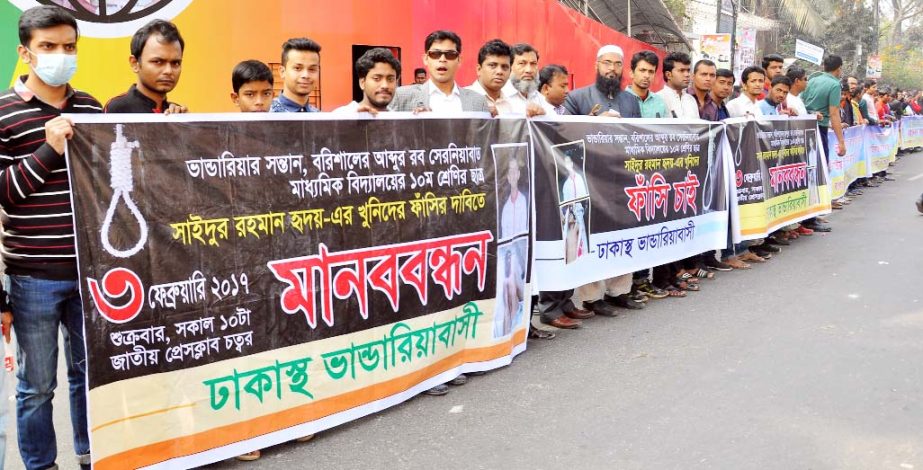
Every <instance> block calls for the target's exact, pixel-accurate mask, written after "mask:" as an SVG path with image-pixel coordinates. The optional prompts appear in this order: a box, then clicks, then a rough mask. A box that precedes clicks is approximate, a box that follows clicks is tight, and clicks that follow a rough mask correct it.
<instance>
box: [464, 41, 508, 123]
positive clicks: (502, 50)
mask: <svg viewBox="0 0 923 470" xmlns="http://www.w3.org/2000/svg"><path fill="white" fill-rule="evenodd" d="M512 60H513V52H512V49H510V46H509V45H508V44H507V43H505V42H503V41H501V40H499V39H493V40H490V41H487V42H486V43H485V44H484V45H483V46H481V49H480V50H479V51H478V65H477V68H476V69H475V70H476V71H477V79H476V80H475V81H474V83H472V84H471V85H469V86H467V87H466V88H465V89H466V90H471V91H473V92H476V93H477V94H479V95H483V96H484V98H485V99H487V106H488V107H490V108H492V109H491V114H494V113H498V114H507V113H511V112H513V107H512V105H511V104H510V101H509V100H508V99H507V98H506V97H505V96H504V86H505V85H506V84H507V82H508V81H509V79H510V63H511V62H512Z"/></svg>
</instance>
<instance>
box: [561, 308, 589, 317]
mask: <svg viewBox="0 0 923 470" xmlns="http://www.w3.org/2000/svg"><path fill="white" fill-rule="evenodd" d="M564 315H566V316H567V318H571V319H574V320H586V319H587V318H593V317H595V316H596V314H595V313H593V312H591V311H589V310H584V309H582V308H575V309H573V310H571V311H570V312H565V313H564Z"/></svg>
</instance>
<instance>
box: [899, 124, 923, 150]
mask: <svg viewBox="0 0 923 470" xmlns="http://www.w3.org/2000/svg"><path fill="white" fill-rule="evenodd" d="M898 122H899V124H900V126H899V127H900V148H901V150H904V149H912V148H915V147H923V116H907V117H905V118H902V119H901V120H900V121H898Z"/></svg>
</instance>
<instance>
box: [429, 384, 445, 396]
mask: <svg viewBox="0 0 923 470" xmlns="http://www.w3.org/2000/svg"><path fill="white" fill-rule="evenodd" d="M448 393H449V386H448V385H446V384H439V385H436V386H435V387H433V388H431V389H429V390H427V391H425V392H423V394H424V395H431V396H434V397H441V396H443V395H446V394H448Z"/></svg>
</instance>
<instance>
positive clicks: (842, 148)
mask: <svg viewBox="0 0 923 470" xmlns="http://www.w3.org/2000/svg"><path fill="white" fill-rule="evenodd" d="M836 154H837V155H839V156H841V157H842V156H843V155H846V144H844V143H843V142H837V143H836Z"/></svg>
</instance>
